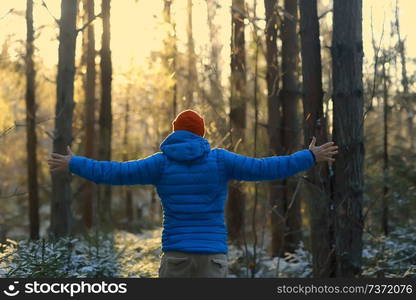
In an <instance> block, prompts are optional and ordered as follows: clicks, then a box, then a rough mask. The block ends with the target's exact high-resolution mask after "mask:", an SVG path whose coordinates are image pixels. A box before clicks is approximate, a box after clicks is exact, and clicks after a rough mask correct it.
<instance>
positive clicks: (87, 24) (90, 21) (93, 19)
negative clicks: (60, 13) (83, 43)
mask: <svg viewBox="0 0 416 300" xmlns="http://www.w3.org/2000/svg"><path fill="white" fill-rule="evenodd" d="M101 17H102V14H101V13H99V14H98V15H95V16H94V17H92V18H91V20H89V21H88V22H87V23H85V24H84V25H83V26H82V27H81V28H78V29H77V34H78V33H80V32H82V31H84V29H85V28H87V27H88V26H89V25H90V24H91V23H92V22H94V21H95V19H97V18H101Z"/></svg>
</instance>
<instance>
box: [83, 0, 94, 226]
mask: <svg viewBox="0 0 416 300" xmlns="http://www.w3.org/2000/svg"><path fill="white" fill-rule="evenodd" d="M83 7H84V14H85V16H86V17H85V18H84V22H86V23H87V22H90V21H91V20H92V19H93V18H94V15H95V13H94V1H93V0H83ZM85 30H86V31H87V33H86V38H85V47H84V52H85V60H86V65H87V72H86V78H85V80H84V91H85V117H84V118H85V119H84V120H85V121H84V122H85V156H86V157H89V158H94V142H95V129H94V126H95V118H94V116H95V78H96V72H95V37H94V25H93V23H90V24H89V25H88V27H87V28H86V29H85ZM83 34H85V32H84V33H83ZM94 196H95V184H94V183H93V182H91V181H87V182H86V183H85V187H84V191H83V205H84V208H83V214H82V217H83V221H84V225H85V227H86V228H91V227H92V225H93V203H94Z"/></svg>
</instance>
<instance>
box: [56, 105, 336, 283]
mask: <svg viewBox="0 0 416 300" xmlns="http://www.w3.org/2000/svg"><path fill="white" fill-rule="evenodd" d="M172 125H173V132H172V133H171V134H170V135H169V136H168V137H166V139H165V140H164V141H163V142H162V144H161V145H160V150H161V152H158V153H155V154H153V155H152V156H149V157H146V158H144V159H139V160H135V161H128V162H108V161H95V160H92V159H89V158H86V157H81V156H75V155H74V154H73V153H72V152H71V149H70V148H69V146H68V155H60V154H57V153H52V154H51V158H50V159H49V160H48V163H49V166H50V168H51V171H52V172H55V171H68V170H69V171H70V172H72V173H74V174H77V175H79V176H81V177H84V178H86V179H88V180H91V181H93V182H95V183H97V184H112V185H134V184H152V185H155V186H156V188H157V192H158V194H159V196H160V198H161V200H162V206H163V213H164V217H163V233H162V251H163V255H162V258H161V263H160V268H159V277H225V276H226V275H227V228H226V225H225V223H224V205H225V200H226V198H227V184H228V181H230V180H245V181H261V180H274V179H282V178H286V177H288V176H292V175H294V174H296V173H298V172H301V171H304V170H307V169H309V168H311V167H313V166H314V165H315V163H316V162H320V161H334V159H333V158H332V155H334V154H336V153H337V146H334V143H332V142H330V143H326V144H324V145H322V146H320V147H317V146H315V142H316V139H315V138H313V140H312V142H311V144H310V146H309V150H302V151H299V152H296V153H294V154H292V155H288V156H273V157H266V158H251V157H246V156H242V155H239V154H236V153H233V152H230V151H227V150H225V149H211V148H210V145H209V143H208V141H207V140H206V139H204V138H203V136H204V133H205V126H204V120H203V118H202V117H201V116H200V115H199V114H198V113H196V112H194V111H192V110H186V111H183V112H181V113H180V114H179V115H178V116H177V117H176V119H175V120H174V121H173V123H172Z"/></svg>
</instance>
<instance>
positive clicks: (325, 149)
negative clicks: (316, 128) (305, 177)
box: [309, 137, 338, 162]
mask: <svg viewBox="0 0 416 300" xmlns="http://www.w3.org/2000/svg"><path fill="white" fill-rule="evenodd" d="M315 144H316V137H313V138H312V142H311V144H310V145H309V150H311V151H312V152H313V154H314V155H315V159H316V162H321V161H331V162H333V161H335V158H333V157H332V155H335V154H337V153H338V146H336V145H334V142H328V143H325V144H323V145H321V146H315Z"/></svg>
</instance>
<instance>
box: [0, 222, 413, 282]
mask: <svg viewBox="0 0 416 300" xmlns="http://www.w3.org/2000/svg"><path fill="white" fill-rule="evenodd" d="M161 231H162V230H161V228H156V229H152V230H143V231H142V232H141V233H139V234H133V233H129V232H126V231H117V232H115V233H114V234H109V235H102V234H91V235H90V236H86V237H77V238H64V239H59V240H58V241H57V242H52V241H48V240H39V241H37V242H30V241H27V240H22V241H19V242H16V241H12V240H8V241H7V242H6V243H5V244H0V277H30V278H36V277H37V278H42V277H49V278H65V277H82V278H84V277H157V276H158V269H159V263H160V255H161ZM253 250H254V249H253V247H252V245H247V246H246V247H244V246H243V247H242V248H237V247H235V246H234V245H229V252H228V261H229V275H228V277H231V278H232V277H234V278H235V277H256V278H260V277H286V278H288V277H311V276H312V268H311V265H312V257H311V254H310V253H309V252H308V251H307V250H306V249H305V248H304V246H303V244H301V245H300V247H299V248H298V249H297V250H296V251H295V253H292V254H287V255H286V257H285V258H273V257H270V256H269V255H268V251H265V250H264V249H260V248H257V249H256V253H255V256H256V260H255V264H254V251H253ZM415 253H416V234H415V232H414V231H412V230H410V229H403V228H402V229H398V230H396V231H394V232H392V233H391V234H390V235H389V237H387V238H386V237H383V236H368V235H364V249H363V274H362V275H363V276H364V277H378V276H385V277H416V255H415Z"/></svg>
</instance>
